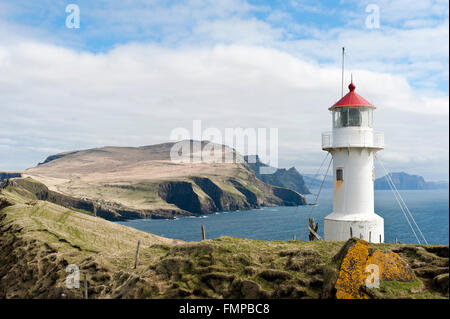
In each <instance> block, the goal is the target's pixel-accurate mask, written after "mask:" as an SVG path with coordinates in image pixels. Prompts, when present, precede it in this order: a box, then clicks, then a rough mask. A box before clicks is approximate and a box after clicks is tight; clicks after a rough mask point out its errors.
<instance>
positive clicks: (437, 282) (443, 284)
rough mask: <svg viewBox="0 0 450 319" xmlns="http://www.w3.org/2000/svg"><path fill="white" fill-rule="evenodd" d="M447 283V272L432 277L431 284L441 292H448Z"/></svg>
mask: <svg viewBox="0 0 450 319" xmlns="http://www.w3.org/2000/svg"><path fill="white" fill-rule="evenodd" d="M448 283H449V279H448V273H446V274H440V275H437V276H436V277H434V278H433V286H434V287H435V288H436V289H437V290H439V291H441V292H443V293H448Z"/></svg>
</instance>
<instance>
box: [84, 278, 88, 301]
mask: <svg viewBox="0 0 450 319" xmlns="http://www.w3.org/2000/svg"><path fill="white" fill-rule="evenodd" d="M84 298H85V299H88V283H87V276H86V273H84Z"/></svg>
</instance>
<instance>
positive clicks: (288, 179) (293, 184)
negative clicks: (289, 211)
mask: <svg viewBox="0 0 450 319" xmlns="http://www.w3.org/2000/svg"><path fill="white" fill-rule="evenodd" d="M244 159H245V161H246V162H247V164H248V165H249V166H250V168H251V169H252V170H253V172H254V173H255V175H256V177H258V178H259V179H260V180H262V181H263V182H264V183H267V184H270V185H274V186H279V187H286V188H289V189H292V190H295V191H296V192H299V193H300V194H304V195H307V194H311V192H310V191H309V189H308V187H307V186H306V185H305V181H304V179H303V176H302V174H300V173H299V171H297V169H296V168H295V167H291V168H289V169H285V168H278V169H276V168H273V167H271V166H269V165H267V164H264V163H263V162H261V160H260V159H259V156H258V155H248V156H244ZM261 167H264V168H272V169H273V171H274V173H273V174H260V168H261Z"/></svg>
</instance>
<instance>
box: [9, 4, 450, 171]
mask: <svg viewBox="0 0 450 319" xmlns="http://www.w3.org/2000/svg"><path fill="white" fill-rule="evenodd" d="M71 3H73V4H77V5H78V6H79V8H80V28H79V29H68V28H67V27H66V25H65V20H66V17H67V15H68V13H66V12H65V8H66V6H67V5H68V4H71ZM369 5H376V6H377V7H378V8H379V17H380V27H379V28H368V27H367V24H366V19H367V17H368V15H369V14H370V13H368V12H366V9H367V8H368V6H369ZM448 10H449V8H448V1H438V0H423V1H406V0H394V1H387V0H386V1H356V0H355V1H353V0H342V1H307V0H296V1H295V0H293V1H244V0H227V1H225V0H219V1H206V0H191V1H143V0H142V1H32V0H29V1H17V2H16V1H3V0H0V71H1V72H2V74H4V77H3V79H1V80H0V103H1V104H0V106H1V107H2V122H3V125H2V128H0V154H1V157H0V169H7V170H14V169H24V168H26V167H30V166H33V165H35V164H36V163H37V162H38V161H41V160H43V159H44V158H45V156H47V155H50V154H53V153H55V152H58V151H64V150H71V149H77V148H87V147H97V146H103V145H106V144H108V145H111V144H114V145H144V144H152V143H157V142H164V141H166V140H167V139H168V136H169V133H170V130H171V129H173V128H174V127H177V126H184V127H190V126H191V125H192V120H193V119H202V120H203V121H204V123H205V125H207V126H215V127H218V128H220V129H222V128H224V127H230V126H232V127H234V126H236V125H239V126H242V127H272V126H275V127H278V128H279V130H280V138H281V139H282V142H280V165H281V166H291V165H295V166H296V167H298V168H299V169H300V170H301V171H304V172H312V171H314V168H315V165H316V163H317V162H319V163H320V162H321V158H322V156H323V155H324V154H323V152H322V151H321V150H320V147H318V146H317V143H320V132H321V131H324V130H327V129H329V124H330V123H329V122H330V119H329V114H328V113H327V111H326V109H327V107H328V106H329V105H330V104H332V103H333V102H334V101H335V100H336V99H337V98H338V97H339V94H340V87H339V81H340V76H339V68H340V50H341V47H342V46H345V47H346V50H347V55H346V70H347V73H346V81H348V79H349V77H350V72H352V73H353V75H354V78H355V82H356V84H357V90H361V91H358V92H359V93H360V94H362V95H363V96H365V97H367V98H368V99H369V100H371V101H372V102H374V103H376V104H377V106H378V107H379V109H378V110H379V111H377V112H378V113H377V114H378V118H376V119H377V120H378V121H377V122H376V125H378V128H379V129H380V130H383V131H385V134H386V141H387V147H386V150H385V151H383V154H384V155H383V156H384V159H385V161H386V162H387V164H388V165H387V166H388V167H390V168H391V169H392V170H396V171H398V170H405V171H407V172H411V173H418V174H422V175H424V176H425V177H427V178H429V179H447V178H448V176H447V175H448V84H449V83H448V52H449V50H448ZM205 65H206V67H205ZM239 81H245V82H239ZM238 84H240V85H238ZM24 89H26V92H24V91H23V90H24ZM124 109H126V110H127V112H125V110H124ZM186 110H188V112H186ZM215 112H216V113H217V114H220V116H219V115H218V116H214V114H215ZM321 112H323V113H321ZM236 114H238V116H236ZM255 114H256V115H255ZM91 119H92V120H91ZM94 119H95V120H94ZM117 127H119V129H117ZM113 128H116V129H113ZM302 137H304V139H303V141H302ZM418 149H419V150H422V151H421V152H420V154H417V150H418Z"/></svg>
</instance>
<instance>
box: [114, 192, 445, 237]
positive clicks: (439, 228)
mask: <svg viewBox="0 0 450 319" xmlns="http://www.w3.org/2000/svg"><path fill="white" fill-rule="evenodd" d="M312 192H313V193H314V190H312ZM399 192H400V194H401V196H402V198H403V200H404V202H405V203H406V205H407V206H408V208H409V210H410V212H411V214H412V215H413V217H414V219H415V221H416V223H417V225H418V226H419V227H420V230H421V232H422V234H423V236H424V237H425V239H426V240H427V242H428V243H429V244H444V245H448V243H449V221H448V220H449V190H448V189H438V190H400V191H399ZM315 198H316V195H314V194H312V195H307V201H308V203H314V201H315ZM332 209H333V190H332V189H323V190H322V192H321V194H320V196H319V198H318V200H317V205H314V206H313V205H305V206H294V207H292V206H289V207H288V206H281V207H263V208H260V209H252V210H237V211H224V212H219V213H214V214H208V215H203V216H200V217H182V218H177V219H174V220H168V219H135V220H127V221H121V222H119V223H120V224H122V225H126V226H129V227H133V228H136V229H139V230H143V231H146V232H149V233H153V234H157V235H160V236H164V237H168V238H176V239H181V240H184V241H199V240H201V239H202V232H201V226H202V225H203V226H204V227H205V232H206V238H207V239H211V238H217V237H221V236H232V237H241V238H251V239H259V240H284V241H287V240H292V239H293V238H294V235H295V238H296V239H297V240H308V230H307V228H306V227H307V223H308V217H309V215H310V214H311V216H312V217H313V218H314V219H315V221H316V222H319V229H318V234H319V235H320V236H322V237H323V219H324V217H325V216H326V215H328V214H330V213H331V211H332ZM311 210H312V212H311ZM375 212H376V213H377V214H378V215H380V216H381V217H383V218H384V233H385V242H395V241H396V240H397V241H398V242H402V243H408V244H414V243H418V241H417V239H416V237H415V235H414V233H413V232H412V230H411V228H410V226H409V225H408V222H407V220H406V219H405V217H404V215H403V213H402V211H401V209H400V206H399V205H398V203H397V201H396V200H395V197H394V194H393V193H392V191H390V190H375ZM411 223H412V222H411ZM412 224H413V223H412ZM415 231H416V234H417V236H418V237H419V239H420V240H421V243H424V241H423V239H422V236H421V235H420V233H419V231H418V230H417V229H415Z"/></svg>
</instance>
